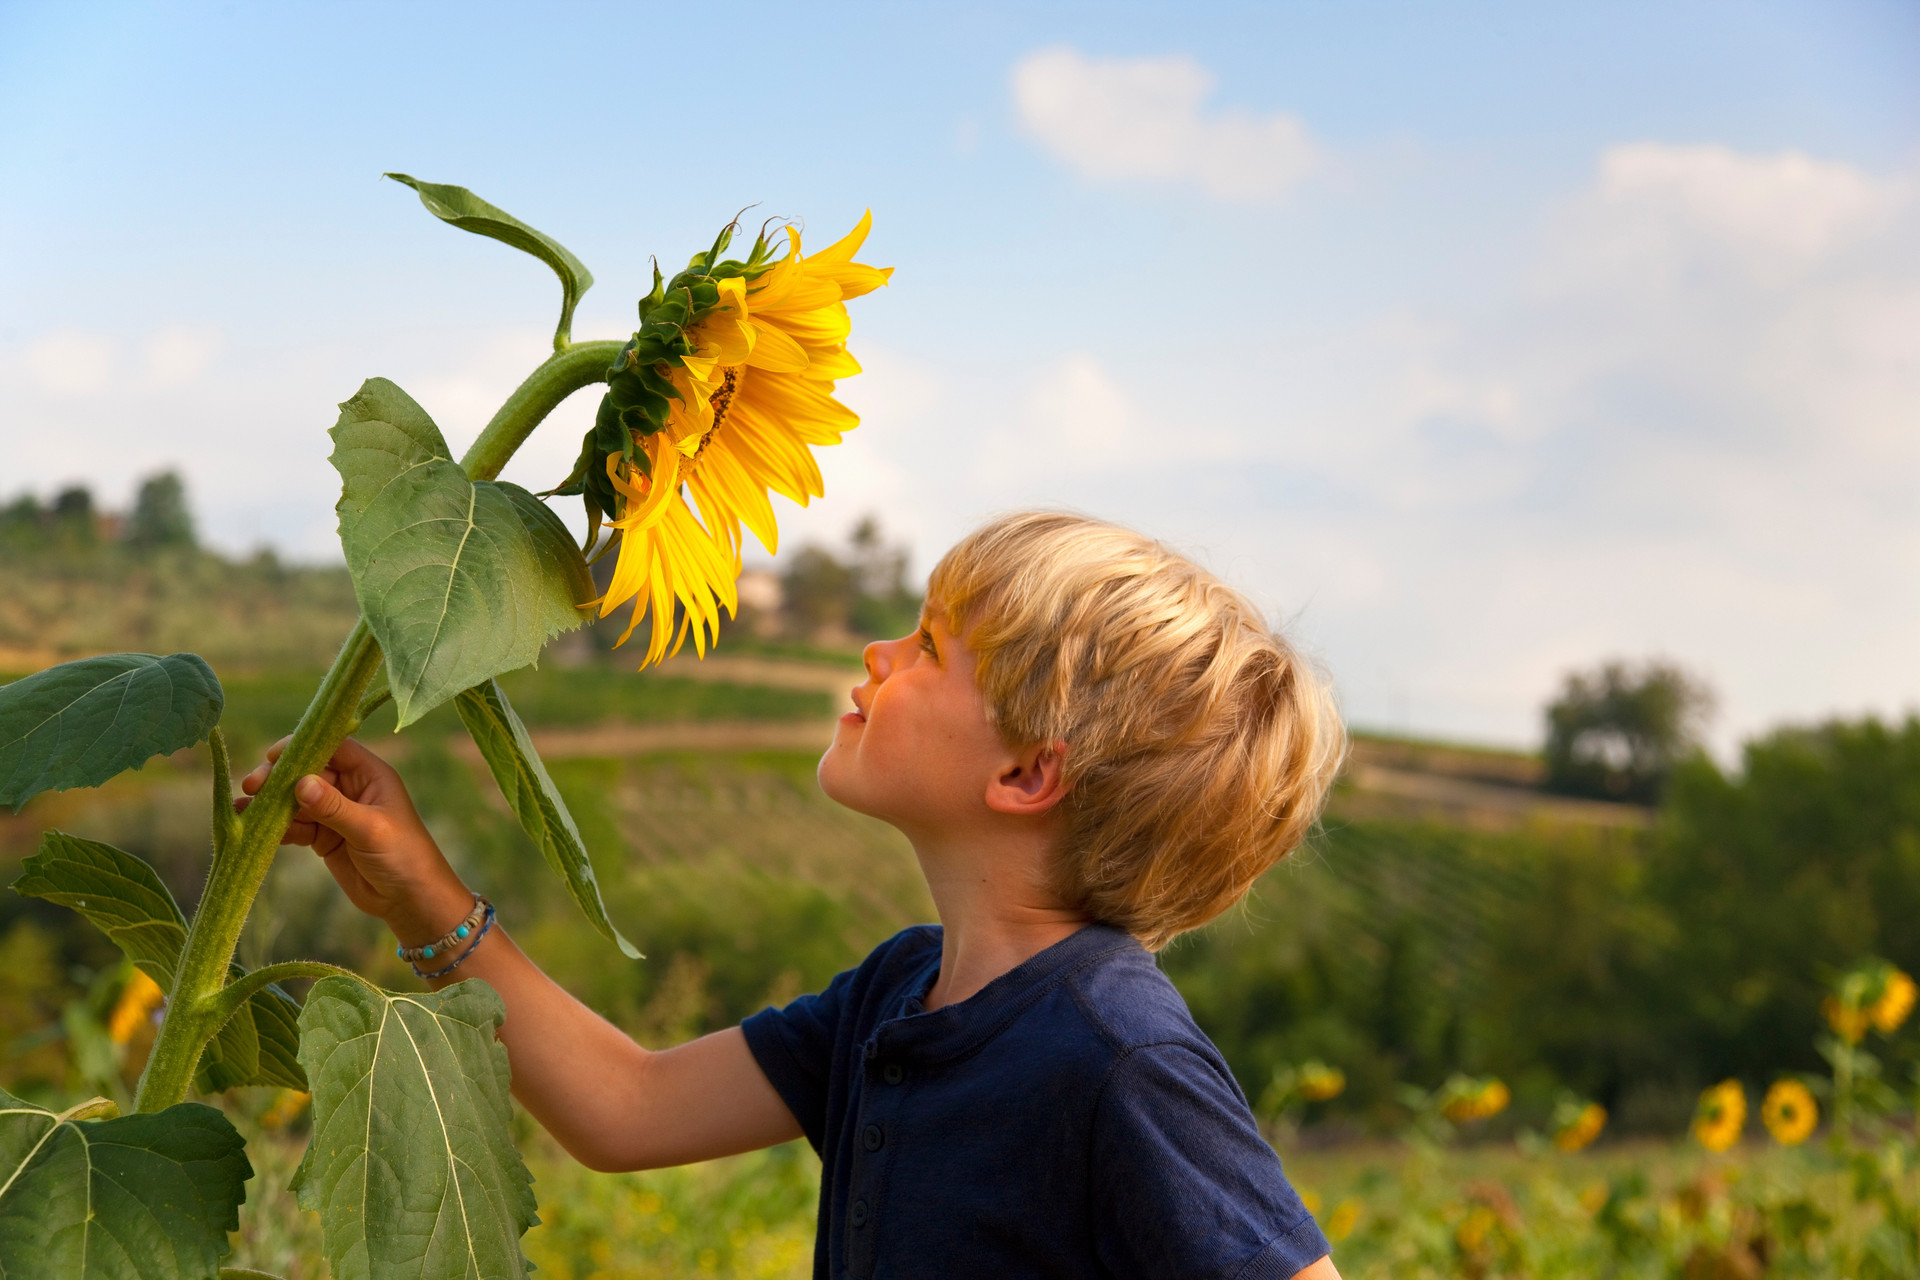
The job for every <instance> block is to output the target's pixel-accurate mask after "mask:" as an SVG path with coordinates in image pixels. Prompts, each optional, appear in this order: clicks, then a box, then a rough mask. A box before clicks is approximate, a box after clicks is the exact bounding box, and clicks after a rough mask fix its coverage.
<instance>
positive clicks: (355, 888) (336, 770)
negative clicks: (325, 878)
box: [233, 738, 473, 945]
mask: <svg viewBox="0 0 1920 1280" xmlns="http://www.w3.org/2000/svg"><path fill="white" fill-rule="evenodd" d="M288 741H289V740H288V739H286V738H282V739H281V740H280V741H278V742H276V743H274V744H273V745H272V746H271V747H269V748H267V763H266V764H263V765H261V766H260V767H259V768H257V769H255V770H254V771H253V772H252V773H249V774H248V775H247V776H246V777H244V778H242V779H241V780H240V789H241V790H242V791H243V792H245V793H246V795H245V796H244V797H242V798H241V799H239V800H236V801H234V806H233V807H234V808H235V809H236V810H239V811H245V809H246V807H247V805H248V804H250V803H251V797H253V796H255V795H257V794H259V791H260V788H261V787H262V786H264V785H265V784H266V781H267V775H268V773H270V772H271V771H272V769H273V764H274V762H275V761H277V760H279V759H280V753H281V752H283V751H285V750H286V748H287V742H288ZM294 799H295V801H296V802H297V803H298V804H299V808H298V809H296V810H295V811H294V815H293V821H292V822H290V823H289V824H288V826H287V831H286V834H285V835H284V836H282V837H281V843H282V844H301V845H309V846H311V847H312V849H313V851H314V852H315V853H317V854H319V855H320V857H322V858H324V859H325V860H326V863H327V870H328V871H331V872H332V873H333V878H334V879H335V880H337V881H339V883H340V887H341V888H342V889H344V890H346V893H347V897H348V898H349V899H351V900H352V902H353V905H354V906H356V907H358V908H360V910H362V911H364V912H366V913H367V914H368V915H370V916H376V917H378V918H379V919H381V920H384V921H386V922H387V927H388V928H390V929H392V930H393V933H394V936H395V937H397V938H399V939H400V940H401V941H402V942H404V943H408V944H409V945H418V944H420V943H422V942H428V941H431V940H433V939H434V938H437V937H439V936H440V935H441V934H443V933H445V932H446V931H447V930H448V929H449V928H451V927H452V926H453V925H454V924H457V923H458V922H459V921H460V920H461V919H462V918H463V917H464V916H465V915H466V914H467V912H468V911H470V910H472V908H473V894H472V893H471V892H470V891H468V889H467V888H466V886H465V885H463V884H461V883H460V877H459V876H457V875H455V874H454V871H453V868H452V867H450V866H449V865H447V860H446V857H445V856H444V855H443V854H442V853H441V852H440V846H438V845H436V844H435V843H434V842H433V837H432V836H431V835H429V834H428V832H427V828H426V825H425V824H424V823H422V822H421V821H420V815H419V814H418V813H417V812H415V810H414V807H413V800H412V799H411V798H410V797H409V796H408V795H407V788H406V784H405V783H403V782H401V781H400V775H399V774H398V773H396V772H394V769H393V766H392V765H390V764H388V763H387V762H386V761H384V760H382V759H381V758H380V757H379V756H376V755H374V754H373V752H371V751H369V750H367V749H366V748H365V747H363V746H361V745H360V744H359V743H357V742H355V741H353V740H352V739H351V738H349V739H347V741H345V742H343V743H341V744H340V749H339V750H337V751H335V752H334V753H333V759H331V760H329V761H328V762H327V767H326V769H325V770H323V771H322V772H321V773H319V774H308V775H307V776H306V777H304V778H302V779H300V781H299V782H298V783H297V784H295V786H294Z"/></svg>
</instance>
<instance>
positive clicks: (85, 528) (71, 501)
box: [52, 485, 99, 547]
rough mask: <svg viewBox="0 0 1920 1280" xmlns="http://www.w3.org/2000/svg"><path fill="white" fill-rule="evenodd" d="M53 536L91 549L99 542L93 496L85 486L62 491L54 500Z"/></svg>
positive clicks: (64, 541)
mask: <svg viewBox="0 0 1920 1280" xmlns="http://www.w3.org/2000/svg"><path fill="white" fill-rule="evenodd" d="M52 515H53V519H52V526H53V534H54V536H55V537H56V538H58V539H59V540H60V541H61V542H63V543H67V544H69V545H73V546H83V547H90V546H92V545H93V544H94V543H95V542H97V541H98V540H99V525H98V522H97V519H96V517H95V515H94V511H93V494H92V492H91V491H90V490H88V489H87V488H86V487H85V486H83V485H75V486H74V487H73V488H71V489H62V490H61V491H60V492H59V493H57V494H55V495H54V499H53V512H52Z"/></svg>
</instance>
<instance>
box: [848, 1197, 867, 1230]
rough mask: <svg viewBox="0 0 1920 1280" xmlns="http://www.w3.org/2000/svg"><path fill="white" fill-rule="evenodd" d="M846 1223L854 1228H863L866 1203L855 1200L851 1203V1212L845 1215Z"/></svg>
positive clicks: (865, 1218) (865, 1220) (865, 1219)
mask: <svg viewBox="0 0 1920 1280" xmlns="http://www.w3.org/2000/svg"><path fill="white" fill-rule="evenodd" d="M847 1221H848V1222H851V1223H852V1224H853V1225H854V1226H856V1227H864V1226H866V1225H867V1202H866V1201H865V1200H855V1201H854V1202H853V1212H852V1213H849V1214H848V1215H847Z"/></svg>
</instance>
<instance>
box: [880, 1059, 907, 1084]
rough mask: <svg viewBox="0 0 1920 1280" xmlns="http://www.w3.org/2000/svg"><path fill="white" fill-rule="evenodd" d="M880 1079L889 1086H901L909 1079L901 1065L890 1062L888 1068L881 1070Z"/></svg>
mask: <svg viewBox="0 0 1920 1280" xmlns="http://www.w3.org/2000/svg"><path fill="white" fill-rule="evenodd" d="M880 1078H881V1079H882V1080H885V1081H886V1082H887V1083H888V1084H899V1083H900V1082H901V1081H902V1080H905V1079H906V1078H907V1073H906V1072H905V1071H903V1070H901V1068H900V1064H899V1063H897V1062H889V1063H888V1064H887V1065H886V1066H884V1067H882V1068H880Z"/></svg>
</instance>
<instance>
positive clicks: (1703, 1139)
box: [1693, 1080, 1747, 1151]
mask: <svg viewBox="0 0 1920 1280" xmlns="http://www.w3.org/2000/svg"><path fill="white" fill-rule="evenodd" d="M1746 1127H1747V1091H1746V1090H1745V1089H1743V1088H1741V1087H1740V1082H1739V1081H1738V1080H1722V1081H1721V1082H1720V1083H1719V1084H1716V1085H1714V1086H1713V1087H1712V1088H1711V1089H1708V1090H1707V1091H1706V1092H1704V1093H1702V1094H1701V1095H1700V1105H1699V1107H1698V1108H1697V1109H1696V1110H1695V1111H1694V1113H1693V1136H1694V1137H1695V1138H1697V1139H1699V1141H1700V1145H1701V1146H1703V1147H1705V1148H1706V1149H1707V1150H1709V1151H1725V1150H1726V1149H1727V1148H1728V1147H1731V1146H1732V1145H1733V1144H1734V1143H1736V1142H1738V1141H1739V1140H1740V1131H1741V1130H1743V1129H1745V1128H1746Z"/></svg>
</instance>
